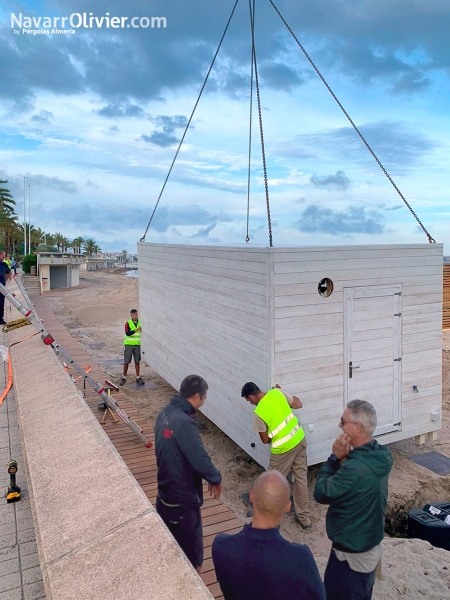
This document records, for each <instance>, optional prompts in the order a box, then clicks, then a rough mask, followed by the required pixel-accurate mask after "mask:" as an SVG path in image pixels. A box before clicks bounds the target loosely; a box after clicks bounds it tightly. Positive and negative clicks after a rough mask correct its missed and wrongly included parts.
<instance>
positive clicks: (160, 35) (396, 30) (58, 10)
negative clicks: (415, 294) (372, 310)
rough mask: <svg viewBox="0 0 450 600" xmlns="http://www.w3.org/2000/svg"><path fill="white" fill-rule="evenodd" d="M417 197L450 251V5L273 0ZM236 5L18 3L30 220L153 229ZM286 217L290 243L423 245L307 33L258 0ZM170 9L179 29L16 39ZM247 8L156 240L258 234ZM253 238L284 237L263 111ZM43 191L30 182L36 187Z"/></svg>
mask: <svg viewBox="0 0 450 600" xmlns="http://www.w3.org/2000/svg"><path fill="white" fill-rule="evenodd" d="M274 2H275V4H276V6H277V7H278V8H279V10H280V11H281V13H282V14H283V16H284V17H285V18H286V20H287V21H288V23H289V25H290V26H291V27H292V29H293V31H294V32H295V34H296V35H297V37H298V38H299V40H300V42H301V43H302V44H303V45H304V46H305V48H306V50H307V51H308V52H309V54H310V56H311V57H312V59H313V60H314V61H315V62H316V64H317V66H318V68H319V69H320V70H321V72H322V73H323V75H324V77H325V78H326V79H327V81H328V82H329V84H330V86H331V87H332V89H333V90H334V92H335V93H336V95H337V97H338V98H339V99H340V101H341V102H342V104H343V105H344V107H345V108H346V110H347V111H348V113H349V114H350V116H351V117H352V119H353V120H354V122H355V123H356V124H357V125H358V127H360V129H361V132H362V133H363V135H364V136H365V137H366V138H367V140H368V142H369V144H371V146H372V147H373V149H374V151H375V152H376V153H377V154H378V156H379V158H380V160H381V162H382V163H383V164H384V166H385V167H386V169H387V171H388V172H389V173H390V175H391V176H392V177H393V179H394V181H395V182H396V183H397V185H398V186H399V188H400V189H401V191H402V193H403V194H404V196H405V197H406V198H407V200H408V202H410V203H411V205H412V207H413V208H414V210H415V211H416V212H417V214H418V215H419V217H420V218H421V220H422V221H423V223H424V224H425V226H426V227H427V228H428V229H429V231H430V233H431V234H432V236H433V237H434V238H435V239H436V240H437V241H438V242H444V243H445V244H446V246H445V251H446V253H447V254H450V202H449V190H450V174H449V161H448V155H449V152H448V150H449V148H448V146H449V141H448V140H449V139H450V115H449V109H448V106H449V102H448V99H449V97H450V82H449V72H450V71H449V68H450V41H449V40H450V36H449V35H448V31H450V4H449V3H448V1H447V0H414V1H411V0H408V1H407V0H389V1H388V0H345V1H342V0H319V1H318V2H315V3H312V2H307V1H306V0H296V1H295V2H294V1H293V0H278V1H275V0H274ZM233 4H234V2H232V1H231V0H222V1H221V2H220V3H211V2H209V1H207V0H197V1H195V2H192V3H186V2H181V1H180V0H166V2H162V1H161V0H153V1H152V2H150V3H146V4H145V5H143V3H142V2H140V1H139V0H129V1H127V2H124V1H123V0H108V1H106V0H99V1H96V2H95V8H92V3H89V2H87V1H85V0H78V1H75V0H74V1H71V0H69V1H66V0H59V1H58V0H56V1H53V0H50V1H49V2H26V3H21V2H10V3H8V2H6V3H3V4H2V7H1V8H0V81H1V85H0V178H3V179H7V180H8V182H9V184H8V185H9V187H10V189H11V190H12V191H13V193H14V196H15V198H16V201H17V208H18V212H19V214H20V215H22V214H23V177H24V176H26V182H27V186H28V184H31V192H32V222H33V224H35V225H36V226H40V227H42V228H44V229H46V230H47V231H50V232H55V231H61V232H63V233H64V234H65V235H67V236H68V237H75V236H78V235H83V236H93V237H95V238H96V239H97V241H98V243H99V244H100V246H101V247H102V248H103V249H104V250H108V251H113V250H121V249H122V248H124V247H125V248H127V249H128V250H129V251H134V250H135V248H136V241H137V240H138V239H139V238H140V237H141V236H142V235H143V233H144V230H145V228H146V225H147V222H148V219H149V218H150V215H151V213H152V210H153V207H154V205H155V202H156V200H157V198H158V195H159V192H160V190H161V187H162V184H163V182H164V179H165V176H166V174H167V172H168V169H169V166H170V163H171V161H172V158H173V156H174V153H175V150H176V148H177V144H178V141H179V139H180V137H181V135H182V133H183V129H184V126H185V124H186V122H187V119H188V117H189V115H190V113H191V110H192V108H193V105H194V102H195V100H196V98H197V95H198V92H199V90H200V87H201V84H202V82H203V79H204V77H205V74H206V71H207V69H208V67H209V64H210V62H211V59H212V56H213V54H214V52H215V49H216V47H217V43H218V41H219V39H220V36H221V34H222V32H223V29H224V27H225V23H226V21H227V19H228V16H229V14H230V12H231V9H232V6H233ZM256 4H257V8H256V23H255V26H256V49H257V58H258V69H259V75H260V83H261V100H262V107H263V109H262V116H263V121H264V133H265V146H266V155H267V168H268V178H269V193H270V203H271V213H272V221H273V241H274V245H275V246H282V245H328V244H332V245H336V244H379V243H410V242H415V243H423V242H426V241H427V238H426V236H425V235H424V233H423V232H422V231H421V230H420V229H419V228H418V226H417V223H416V222H415V220H414V218H413V217H412V215H411V214H410V213H409V211H408V210H407V209H406V208H405V207H404V205H403V203H402V201H401V199H400V198H399V197H398V195H397V193H396V192H395V190H394V189H393V187H392V186H391V184H390V183H389V182H388V181H387V179H386V178H385V176H384V175H383V173H382V172H381V170H380V169H379V167H378V166H377V165H376V163H375V161H374V160H373V158H372V157H371V156H370V155H369V153H368V151H367V150H366V148H365V147H364V146H363V144H362V143H361V141H360V140H359V138H358V137H357V136H356V134H355V132H354V131H353V130H352V129H351V127H350V125H349V123H348V121H347V120H346V118H345V116H344V115H343V114H342V113H341V111H340V110H339V108H338V106H337V105H336V103H335V102H334V100H333V99H332V97H331V96H330V94H329V93H328V91H327V90H326V88H325V87H324V85H323V83H322V82H321V81H320V80H319V79H318V77H317V75H316V74H315V73H314V72H313V71H312V69H311V67H310V66H309V64H308V63H307V61H306V59H305V57H304V56H303V54H302V53H301V52H300V50H299V49H298V47H297V46H296V44H295V43H294V42H293V40H292V38H291V37H290V35H289V33H288V32H287V30H286V29H285V27H284V25H283V24H282V22H281V20H280V19H279V17H278V16H277V14H276V13H275V11H274V9H273V7H272V6H271V4H270V1H269V0H257V3H256ZM76 12H78V13H83V12H87V13H89V12H93V13H94V15H95V16H98V17H102V16H105V15H106V13H108V12H109V13H110V16H111V17H112V16H118V17H128V18H129V19H131V17H133V16H137V17H142V16H144V17H145V16H146V17H149V18H151V17H154V16H158V17H165V18H166V20H167V27H166V28H159V29H158V28H154V29H152V28H147V29H143V28H142V29H131V28H123V29H122V28H118V29H111V28H110V29H106V28H102V29H99V28H92V29H83V28H78V29H76V32H75V34H65V35H64V34H60V35H45V34H38V35H32V34H24V33H23V32H22V30H20V33H19V35H17V34H14V31H13V28H11V13H14V14H15V15H16V16H18V15H19V13H22V15H23V16H28V17H35V18H38V17H45V16H50V17H55V16H60V17H63V16H66V17H68V16H69V15H71V14H72V13H76ZM248 13H249V9H248V2H247V1H246V0H239V3H238V6H237V8H236V12H235V14H234V17H233V20H232V22H231V25H230V29H229V31H228V33H227V36H226V38H225V41H224V44H223V47H222V50H221V52H220V54H219V57H218V60H217V63H216V66H215V69H214V70H213V72H212V75H211V79H210V81H209V83H208V85H207V87H206V89H205V92H204V95H203V97H202V99H201V101H200V103H199V106H198V109H197V112H196V114H195V116H194V119H193V122H192V126H191V128H190V129H189V131H188V134H187V136H186V141H185V144H184V145H183V147H182V150H181V152H180V155H179V157H178V160H177V163H176V165H175V167H174V170H173V172H172V175H171V177H170V179H169V182H168V185H167V187H166V189H165V192H164V194H163V196H162V199H161V202H160V206H159V209H158V211H157V213H156V216H155V219H154V222H153V224H152V227H151V228H150V230H149V232H148V234H147V238H146V239H147V241H164V242H172V243H193V244H194V243H202V244H204V243H211V244H243V243H245V229H246V204H247V153H248V125H249V85H250V79H249V73H250V28H249V14H248ZM253 114H254V120H253V127H254V139H253V150H254V151H253V164H252V184H251V200H250V238H251V241H250V244H257V245H261V244H263V245H266V244H267V242H268V234H267V219H266V209H265V195H264V185H263V173H262V164H261V151H260V146H259V131H258V122H257V108H256V103H255V105H254V110H253ZM27 189H28V187H27Z"/></svg>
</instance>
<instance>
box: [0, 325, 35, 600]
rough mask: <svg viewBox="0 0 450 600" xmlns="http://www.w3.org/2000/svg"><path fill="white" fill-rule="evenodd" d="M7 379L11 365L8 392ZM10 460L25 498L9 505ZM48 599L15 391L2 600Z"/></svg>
mask: <svg viewBox="0 0 450 600" xmlns="http://www.w3.org/2000/svg"><path fill="white" fill-rule="evenodd" d="M6 316H7V319H9V316H8V315H6ZM23 331H26V329H24V330H23ZM0 343H1V344H3V345H4V346H7V345H8V340H7V335H6V334H4V333H3V332H0ZM7 379H8V363H7V362H3V361H2V362H1V363H0V390H3V389H5V387H6V382H7ZM10 460H15V461H17V464H18V472H17V484H18V485H19V487H20V488H21V490H22V498H21V500H20V501H19V502H16V503H12V504H7V502H6V498H5V497H4V494H5V493H6V490H7V488H8V485H9V475H8V473H7V471H6V464H7V463H8V462H9V461H10ZM45 597H46V596H45V589H44V584H43V583H42V573H41V568H40V566H39V556H38V551H37V545H36V535H35V530H34V522H33V516H32V513H31V505H30V498H29V496H28V484H27V479H26V471H25V465H24V461H23V453H22V444H21V441H20V432H19V428H18V425H17V407H16V400H15V396H14V388H13V389H12V390H11V391H10V392H9V394H8V396H7V398H5V400H4V402H3V404H2V405H1V406H0V598H1V600H38V599H41V598H45Z"/></svg>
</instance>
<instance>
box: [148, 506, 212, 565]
mask: <svg viewBox="0 0 450 600" xmlns="http://www.w3.org/2000/svg"><path fill="white" fill-rule="evenodd" d="M156 511H157V513H158V514H159V516H160V517H161V519H162V520H163V521H164V523H165V524H166V526H167V528H168V530H169V531H170V533H171V534H172V535H173V537H174V538H175V539H176V541H177V542H178V545H179V546H180V548H181V549H182V550H183V552H184V553H185V554H186V556H187V557H188V559H189V561H190V562H191V564H192V565H193V567H194V568H195V569H196V568H197V567H201V565H202V564H203V527H202V517H201V513H200V507H197V506H174V507H172V506H166V505H165V504H163V503H162V502H161V498H160V497H159V496H158V497H157V498H156Z"/></svg>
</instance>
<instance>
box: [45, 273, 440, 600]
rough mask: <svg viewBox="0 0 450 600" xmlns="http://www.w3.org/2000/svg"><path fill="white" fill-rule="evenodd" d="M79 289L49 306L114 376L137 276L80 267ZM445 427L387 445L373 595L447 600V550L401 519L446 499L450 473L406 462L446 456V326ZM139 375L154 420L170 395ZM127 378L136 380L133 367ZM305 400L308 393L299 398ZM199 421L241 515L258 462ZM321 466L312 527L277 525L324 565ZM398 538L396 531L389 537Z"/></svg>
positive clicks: (227, 495)
mask: <svg viewBox="0 0 450 600" xmlns="http://www.w3.org/2000/svg"><path fill="white" fill-rule="evenodd" d="M81 285H82V287H80V289H76V290H70V291H65V292H64V291H63V292H53V293H52V295H48V296H47V295H46V296H47V300H48V302H49V304H50V305H51V307H52V308H53V310H54V312H55V313H56V314H57V315H58V316H59V317H60V318H61V320H62V321H63V322H64V323H65V324H66V325H68V326H69V329H70V332H71V334H72V335H73V336H74V337H75V338H76V339H77V340H78V341H79V342H80V343H81V345H82V346H83V347H84V348H85V349H86V350H87V351H88V353H89V354H90V355H91V356H92V357H93V359H95V360H96V362H98V363H99V364H100V365H101V366H103V367H104V368H105V370H106V371H107V372H108V373H109V374H110V375H111V376H113V377H117V378H119V377H120V375H121V371H122V367H121V365H120V364H111V363H109V362H108V361H113V360H114V359H116V360H118V359H120V358H122V356H123V327H124V323H125V321H126V320H127V319H128V318H129V311H130V309H131V308H137V309H139V298H138V296H139V293H138V279H137V278H135V277H129V276H126V275H125V274H124V273H123V272H122V271H120V272H119V271H118V270H115V271H114V272H103V271H96V272H94V273H89V272H87V273H85V274H84V275H83V276H82V279H81ZM443 339H444V349H443V388H444V392H443V429H442V430H441V431H440V432H439V434H438V439H437V441H435V442H430V441H427V442H426V443H425V444H424V445H423V446H417V445H416V444H415V443H414V440H412V439H409V440H403V441H401V442H396V443H394V444H390V446H389V448H390V450H391V452H392V454H393V457H394V467H393V471H392V474H391V477H390V488H389V500H388V511H387V519H386V529H387V532H388V533H389V534H390V535H391V536H393V537H391V538H386V542H385V555H384V558H383V572H384V577H385V580H384V581H382V582H377V584H376V587H375V592H374V599H375V600H390V599H391V598H397V597H398V598H400V597H401V598H405V599H411V600H413V599H414V600H415V599H417V598H420V597H425V598H427V599H428V600H444V599H446V600H449V599H450V566H449V567H448V568H447V565H448V559H449V557H450V555H449V554H448V552H447V551H445V550H441V549H437V548H433V547H432V546H431V545H430V544H428V543H427V542H422V541H420V540H406V539H401V538H400V537H398V536H401V535H402V534H404V533H405V526H406V517H407V514H408V511H409V510H410V509H411V508H412V507H413V506H418V507H422V506H423V505H424V504H425V503H427V502H443V501H447V502H450V476H444V477H443V476H439V475H436V474H434V473H433V472H432V471H429V470H427V469H425V468H423V467H420V466H418V465H416V464H415V463H413V462H411V461H410V460H408V457H410V456H412V455H415V454H420V453H423V452H428V451H430V450H435V451H437V452H441V453H442V454H445V455H447V456H450V330H449V331H444V332H443ZM141 373H142V376H143V377H144V379H145V380H147V381H153V382H154V383H155V384H157V386H158V388H157V389H156V390H141V391H133V390H131V389H130V388H129V387H128V385H129V384H127V385H125V386H124V388H122V389H123V391H124V392H125V393H126V394H127V396H128V397H129V398H130V400H131V401H132V402H133V403H134V405H135V406H136V407H137V408H138V409H139V411H140V413H141V415H142V422H141V423H140V424H143V423H144V421H148V422H149V423H150V424H151V426H153V423H154V420H155V417H156V415H157V413H158V412H159V410H160V409H161V408H162V406H164V405H165V404H166V403H167V402H168V401H169V400H170V398H171V396H172V394H173V393H174V391H175V390H174V389H173V388H172V387H171V386H170V385H169V384H168V383H166V382H165V381H164V380H163V379H162V378H161V377H159V376H158V374H157V373H155V372H154V371H152V370H151V369H150V367H148V366H144V367H143V369H142V372H141ZM128 382H129V383H132V382H134V372H133V368H131V370H130V372H129V377H128ZM304 400H306V401H307V399H304ZM199 418H200V420H201V421H202V422H203V423H204V424H205V426H206V429H205V430H204V431H203V432H202V434H201V435H202V438H203V442H204V444H205V447H206V449H207V451H208V452H209V454H210V456H211V458H212V460H213V462H214V464H215V465H216V466H217V468H218V469H219V470H220V471H221V473H222V476H223V486H222V489H223V498H222V499H223V500H224V501H225V502H226V503H227V504H228V506H229V507H230V508H231V509H232V510H233V511H234V512H235V513H236V514H237V515H238V516H239V517H240V518H241V519H242V520H243V521H246V522H249V519H248V518H247V517H246V514H247V510H248V509H247V507H246V506H245V504H244V503H243V502H242V500H241V499H240V497H239V496H240V494H242V493H244V492H248V491H249V490H250V488H251V485H252V482H253V481H254V479H255V477H256V476H257V475H258V474H259V473H261V471H262V468H261V467H260V466H259V465H258V464H257V463H255V462H254V461H253V460H252V459H251V458H250V457H249V456H248V455H247V454H246V453H245V452H244V451H243V450H242V449H241V448H239V446H237V445H236V444H235V443H234V442H233V441H232V440H230V439H229V438H228V437H227V436H226V435H225V434H224V433H222V431H221V430H220V429H218V428H217V427H216V426H215V425H214V424H213V423H212V422H211V421H209V420H208V419H207V418H206V417H204V416H203V415H200V417H199ZM318 470H319V466H314V467H310V469H309V473H308V482H309V493H310V509H311V520H312V523H313V526H312V528H311V530H309V531H306V532H305V531H303V530H301V528H300V527H299V525H297V524H296V523H295V522H294V518H293V516H292V515H286V516H285V517H284V519H283V521H282V524H281V531H282V533H283V535H284V536H285V537H286V538H288V539H290V540H292V541H295V542H299V543H306V544H308V545H309V546H310V548H311V550H312V551H313V553H314V555H315V557H316V560H317V562H318V564H319V568H320V569H321V570H323V569H324V567H325V565H326V557H327V556H328V554H329V549H330V542H329V540H328V538H327V536H326V533H325V513H326V507H324V506H321V505H318V504H316V503H315V502H314V500H313V498H312V493H313V489H314V484H315V480H316V477H317V473H318ZM394 536H395V537H394Z"/></svg>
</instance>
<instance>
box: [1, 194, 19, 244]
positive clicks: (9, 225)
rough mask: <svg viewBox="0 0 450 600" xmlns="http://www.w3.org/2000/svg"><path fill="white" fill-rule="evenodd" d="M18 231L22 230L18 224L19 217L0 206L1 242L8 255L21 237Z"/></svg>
mask: <svg viewBox="0 0 450 600" xmlns="http://www.w3.org/2000/svg"><path fill="white" fill-rule="evenodd" d="M18 229H20V228H19V226H18V224H17V215H15V214H14V213H10V212H9V211H8V210H7V209H6V208H4V207H3V206H1V205H0V240H1V241H2V243H3V245H4V247H5V250H6V251H7V252H8V253H10V252H11V250H12V249H13V248H14V242H15V240H16V238H18V237H19V236H18V235H17V234H18V231H17V230H18Z"/></svg>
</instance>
